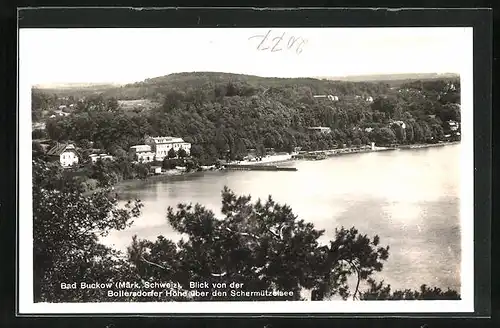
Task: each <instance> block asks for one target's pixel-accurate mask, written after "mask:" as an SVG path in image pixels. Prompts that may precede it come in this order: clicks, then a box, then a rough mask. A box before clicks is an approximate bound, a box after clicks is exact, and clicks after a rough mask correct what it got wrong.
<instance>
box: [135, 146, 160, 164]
mask: <svg viewBox="0 0 500 328" xmlns="http://www.w3.org/2000/svg"><path fill="white" fill-rule="evenodd" d="M129 155H130V156H131V157H132V158H133V159H134V160H136V161H138V162H144V163H148V162H152V161H154V159H155V153H154V152H152V151H151V146H149V145H137V146H132V147H130V149H129Z"/></svg>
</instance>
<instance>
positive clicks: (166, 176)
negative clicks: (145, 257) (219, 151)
mask: <svg viewBox="0 0 500 328" xmlns="http://www.w3.org/2000/svg"><path fill="white" fill-rule="evenodd" d="M457 144H460V141H452V142H443V143H437V144H414V145H400V146H397V147H376V148H375V149H371V148H369V149H359V150H352V151H339V149H328V150H318V151H313V152H311V153H325V152H331V153H330V154H329V155H327V157H336V156H343V155H353V154H365V153H375V152H381V151H396V150H415V149H424V148H433V147H444V146H452V145H457ZM298 160H304V159H296V158H293V155H292V154H290V155H288V156H284V155H271V156H269V157H268V159H267V160H266V158H264V161H259V162H248V163H251V164H252V165H269V164H277V163H290V162H294V161H298ZM234 164H236V165H238V164H241V165H244V164H247V161H245V162H243V161H241V162H239V163H234ZM215 171H228V169H224V168H220V169H208V170H202V171H197V170H194V171H189V172H186V171H181V170H177V169H173V170H168V171H166V172H163V173H161V174H156V175H152V176H149V177H147V178H145V179H127V180H122V181H120V182H118V183H117V184H115V185H114V186H113V191H114V192H120V191H123V190H125V189H127V188H129V187H132V186H134V185H138V184H142V183H147V182H148V181H156V180H164V181H169V180H171V179H172V178H175V177H184V176H189V175H193V174H196V173H200V172H215ZM92 192H94V191H91V192H89V193H92Z"/></svg>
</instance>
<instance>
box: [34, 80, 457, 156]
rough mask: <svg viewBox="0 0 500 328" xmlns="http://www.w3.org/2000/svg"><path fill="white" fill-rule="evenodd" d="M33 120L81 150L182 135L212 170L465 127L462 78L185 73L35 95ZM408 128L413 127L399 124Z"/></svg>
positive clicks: (432, 136) (442, 135) (121, 147)
mask: <svg viewBox="0 0 500 328" xmlns="http://www.w3.org/2000/svg"><path fill="white" fill-rule="evenodd" d="M74 92H76V91H74ZM318 95H333V96H336V98H335V100H334V101H332V100H330V99H328V98H326V97H325V98H318V97H315V96H318ZM370 97H371V98H373V100H372V99H369V98H370ZM337 98H338V100H337ZM136 99H144V100H148V101H150V102H151V103H152V104H157V105H156V106H152V107H149V108H142V107H140V106H137V107H135V108H131V109H130V108H128V109H124V107H123V106H121V104H120V103H121V102H123V101H126V100H136ZM71 104H73V106H70V105H71ZM61 105H67V107H65V108H63V109H62V111H65V112H66V113H69V115H67V116H61V115H54V114H55V113H54V111H53V109H54V108H58V107H59V106H61ZM32 113H33V115H32V117H33V120H34V121H35V122H37V121H45V122H46V131H45V132H42V131H35V132H34V133H35V134H36V136H39V137H44V136H45V137H48V138H50V139H52V140H57V141H67V140H70V141H72V142H75V143H76V144H77V146H79V147H81V146H82V145H86V144H88V143H89V142H93V143H94V145H95V147H97V148H100V149H104V150H106V151H107V152H110V153H112V154H114V155H119V154H124V153H125V152H126V151H127V150H128V149H129V147H130V146H132V145H135V144H140V143H142V142H143V139H144V136H145V135H172V136H179V137H182V138H184V139H185V140H186V141H187V142H191V143H192V144H193V146H192V155H193V157H194V158H197V159H199V161H200V162H201V163H204V164H211V163H213V162H214V160H216V159H217V158H221V157H222V156H227V155H229V156H230V157H231V158H233V159H234V158H238V157H241V156H244V155H246V153H247V152H248V150H249V149H257V150H258V151H259V152H262V153H263V152H265V149H269V148H273V149H275V150H276V151H288V152H289V151H291V150H292V149H294V147H301V148H302V149H303V150H322V149H330V148H335V147H349V146H351V145H361V144H368V143H369V142H375V143H376V144H378V145H387V144H393V143H399V144H412V143H431V142H439V141H442V140H448V139H449V138H450V137H449V135H450V129H449V126H448V124H447V121H449V120H453V121H457V122H460V80H459V78H458V77H456V78H453V77H448V78H443V79H437V78H436V79H430V80H422V81H420V80H417V81H407V82H406V83H401V84H399V86H398V87H394V86H390V85H389V84H387V83H381V82H349V81H329V80H319V79H312V78H310V79H308V78H300V79H299V78H297V79H282V78H262V77H257V76H247V75H239V74H227V73H207V72H200V73H180V74H171V75H167V76H164V77H159V78H154V79H147V80H145V81H143V82H139V83H135V84H129V85H125V86H121V87H109V88H107V89H106V88H102V89H99V90H98V91H95V92H93V93H90V92H89V90H83V91H81V92H80V94H78V93H74V94H73V95H70V96H64V97H62V96H61V95H58V94H52V93H47V92H46V91H44V90H43V89H33V93H32ZM49 114H50V115H49ZM398 121H399V122H404V124H405V128H402V127H401V124H395V122H398ZM314 126H324V127H329V128H331V133H325V134H318V133H311V132H310V131H309V130H308V128H309V127H314ZM453 137H456V136H453ZM453 137H452V138H453Z"/></svg>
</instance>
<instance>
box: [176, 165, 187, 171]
mask: <svg viewBox="0 0 500 328" xmlns="http://www.w3.org/2000/svg"><path fill="white" fill-rule="evenodd" d="M175 169H176V170H179V171H182V172H185V171H186V170H187V168H186V167H185V166H176V167H175Z"/></svg>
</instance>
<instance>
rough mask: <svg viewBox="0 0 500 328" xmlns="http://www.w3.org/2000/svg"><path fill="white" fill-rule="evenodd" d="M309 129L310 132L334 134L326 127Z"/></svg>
mask: <svg viewBox="0 0 500 328" xmlns="http://www.w3.org/2000/svg"><path fill="white" fill-rule="evenodd" d="M307 129H308V130H309V131H310V132H316V133H324V134H326V133H330V132H332V129H331V128H329V127H326V126H312V127H309V128H307Z"/></svg>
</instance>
